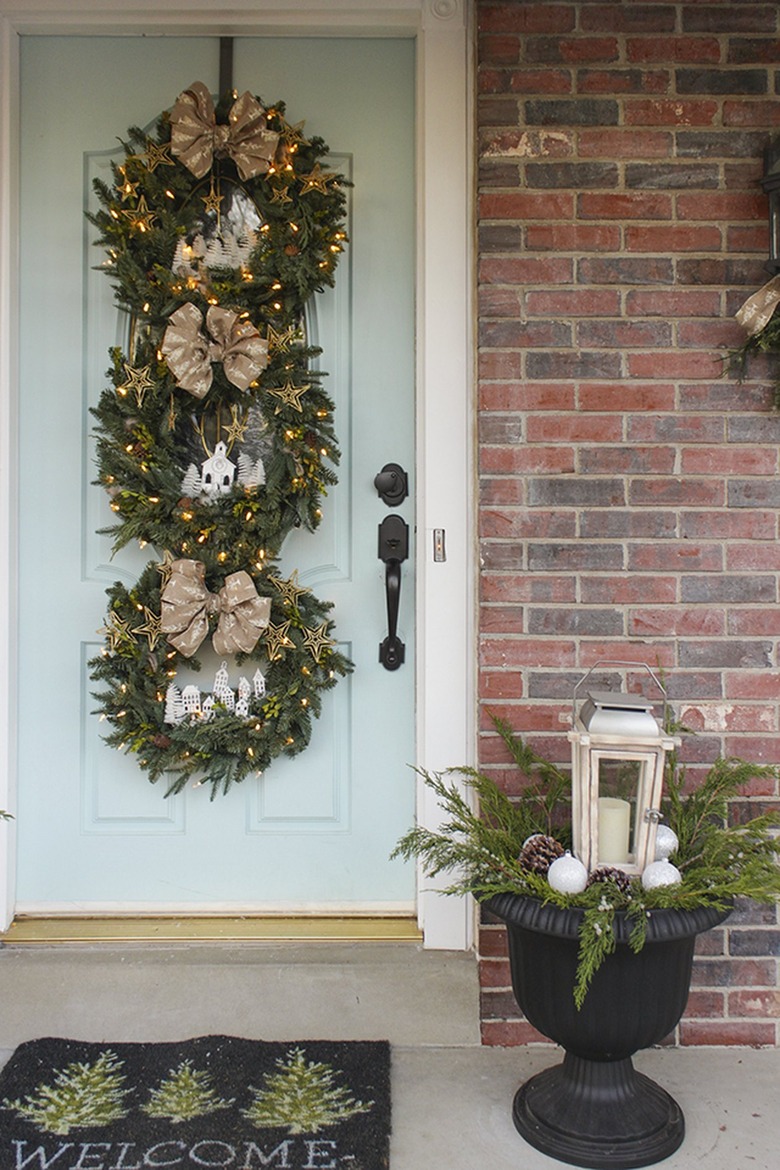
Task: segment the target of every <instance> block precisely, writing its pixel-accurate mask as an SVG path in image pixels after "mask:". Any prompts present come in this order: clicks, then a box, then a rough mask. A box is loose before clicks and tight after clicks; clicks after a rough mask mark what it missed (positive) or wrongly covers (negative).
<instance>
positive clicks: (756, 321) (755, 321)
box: [734, 274, 780, 337]
mask: <svg viewBox="0 0 780 1170" xmlns="http://www.w3.org/2000/svg"><path fill="white" fill-rule="evenodd" d="M778 305H780V274H778V275H777V276H773V277H772V279H771V280H768V281H767V282H766V284H764V285H762V286H761V288H760V289H759V290H758V292H755V293H753V295H752V296H751V297H748V299H747V300H746V301H745V303H744V305H742V307H741V308H739V309H737V311H736V313H735V314H734V316H735V317H736V318H737V320H738V321H739V323H740V325H741V326H742V328H743V329H744V330H745V332H746V333H747V334H748V335H749V336H750V337H755V335H756V334H757V333H760V332H761V330H762V329H764V328H765V327H766V326H767V325H768V324H769V322H770V321H771V319H772V317H773V316H774V312H775V309H776V308H777V306H778Z"/></svg>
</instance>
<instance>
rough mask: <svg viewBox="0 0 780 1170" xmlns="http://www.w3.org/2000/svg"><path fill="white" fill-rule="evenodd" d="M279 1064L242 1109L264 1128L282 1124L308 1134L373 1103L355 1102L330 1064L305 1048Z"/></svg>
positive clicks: (348, 1116) (362, 1111)
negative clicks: (309, 1054)
mask: <svg viewBox="0 0 780 1170" xmlns="http://www.w3.org/2000/svg"><path fill="white" fill-rule="evenodd" d="M276 1065H277V1068H278V1069H279V1072H277V1073H273V1074H272V1075H268V1076H266V1078H265V1082H264V1084H263V1087H262V1088H261V1089H254V1088H253V1089H252V1092H253V1093H254V1095H255V1099H254V1102H253V1103H252V1104H251V1105H250V1106H249V1108H248V1109H245V1110H244V1111H243V1113H244V1117H248V1118H249V1120H250V1121H251V1122H252V1124H253V1125H256V1126H258V1127H259V1128H261V1129H263V1128H269V1127H274V1126H283V1127H284V1128H285V1129H287V1131H288V1132H289V1133H307V1132H308V1131H309V1130H311V1129H314V1130H320V1129H324V1128H325V1127H326V1126H331V1125H338V1123H339V1122H340V1121H346V1120H347V1119H348V1118H350V1117H354V1116H356V1115H357V1114H358V1113H368V1112H369V1110H370V1109H371V1106H372V1105H373V1104H374V1102H373V1101H369V1102H367V1103H364V1102H363V1101H356V1100H355V1098H354V1097H353V1096H352V1095H351V1094H350V1093H349V1091H348V1090H347V1089H345V1088H343V1086H340V1085H337V1084H336V1083H335V1080H336V1074H335V1071H334V1069H332V1068H331V1066H330V1065H328V1064H323V1062H322V1061H315V1060H307V1059H306V1053H305V1052H304V1051H303V1049H302V1048H294V1049H293V1050H292V1051H291V1052H289V1053H288V1054H287V1057H286V1058H285V1059H284V1060H277V1062H276Z"/></svg>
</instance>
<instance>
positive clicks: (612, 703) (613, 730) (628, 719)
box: [572, 659, 667, 736]
mask: <svg viewBox="0 0 780 1170" xmlns="http://www.w3.org/2000/svg"><path fill="white" fill-rule="evenodd" d="M600 666H624V667H631V668H632V669H633V670H636V669H637V668H641V669H642V670H646V671H647V673H648V674H649V675H650V678H651V679H652V680H653V682H654V683H655V685H656V687H657V688H658V690H659V691H660V693H661V696H662V699H663V708H664V709H663V720H662V723H661V725H660V726H659V724H658V722H657V721H656V718H655V716H654V715H653V713H652V712H653V706H654V702H653V700H652V699H648V698H646V697H645V696H644V695H637V694H627V693H626V692H625V691H604V690H593V691H588V692H587V695H588V697H587V699H586V700H585V702H584V703H583V705H582V708H581V710H580V714H579V720H580V723H581V724H582V725H583V727H585V728H586V730H588V731H590V732H592V733H595V734H604V735H611V734H615V735H626V736H630V735H638V736H646V735H650V736H658V735H662V734H663V729H664V728H665V726H666V723H667V701H666V688H665V687H664V686H663V684H662V683H661V681H660V679H659V678H658V677H657V675H655V674H654V673H653V671H652V670H651V668H650V667H649V666H648V665H647V663H646V662H618V661H613V660H610V659H601V660H599V661H598V662H594V664H593V666H591V668H590V670H589V671H588V672H587V674H584V675H583V677H582V678H581V679H580V680H579V682H578V683H577V684H576V685H575V687H574V691H573V693H572V727H574V728H576V726H577V699H578V696H579V692H580V690H581V688H582V687H583V686H584V685H585V683H586V682H587V681H588V679H589V678H590V676H591V675H592V674H593V672H594V670H596V669H598V667H600Z"/></svg>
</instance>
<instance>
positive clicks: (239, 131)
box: [171, 81, 279, 181]
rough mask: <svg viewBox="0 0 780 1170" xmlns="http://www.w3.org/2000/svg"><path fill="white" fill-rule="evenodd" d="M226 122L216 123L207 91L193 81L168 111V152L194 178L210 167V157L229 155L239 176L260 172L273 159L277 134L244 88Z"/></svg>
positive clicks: (263, 171) (199, 177) (265, 169)
mask: <svg viewBox="0 0 780 1170" xmlns="http://www.w3.org/2000/svg"><path fill="white" fill-rule="evenodd" d="M228 117H229V122H228V124H227V125H226V126H225V125H217V121H216V115H215V111H214V103H213V101H212V100H211V94H210V93H209V91H208V89H207V88H206V86H205V85H204V84H203V82H202V81H193V83H192V85H190V86H189V87H188V88H187V89H185V90H184V91H183V92H182V93H180V94H179V96H178V98H177V99H176V104H175V105H174V107H173V109H172V110H171V153H172V154H174V155H175V156H176V157H177V158H178V159H181V161H182V162H183V163H184V165H185V167H187V169H188V170H189V171H191V172H192V174H193V175H195V177H196V178H197V179H202V178H203V176H204V175H207V174H208V173H209V171H210V170H211V167H212V164H213V161H214V158H215V157H216V158H226V157H227V158H231V159H232V160H233V162H234V163H235V164H236V169H237V170H238V173H239V175H240V176H241V178H242V179H243V180H244V181H246V180H247V179H251V178H254V176H255V175H263V174H265V172H266V171H267V170H268V168H269V167H270V165H271V163H272V162H273V158H274V155H275V154H276V147H277V145H278V142H279V135H278V134H277V133H276V132H275V131H273V130H269V129H268V128H267V124H266V118H265V110H264V109H263V107H262V106H261V105H260V103H259V102H258V101H257V99H256V98H253V97H252V95H251V93H249V92H248V91H247V92H246V93H244V94H242V95H241V97H240V98H238V100H237V101H236V102H234V104H233V106H232V107H231V110H230V114H229V115H228Z"/></svg>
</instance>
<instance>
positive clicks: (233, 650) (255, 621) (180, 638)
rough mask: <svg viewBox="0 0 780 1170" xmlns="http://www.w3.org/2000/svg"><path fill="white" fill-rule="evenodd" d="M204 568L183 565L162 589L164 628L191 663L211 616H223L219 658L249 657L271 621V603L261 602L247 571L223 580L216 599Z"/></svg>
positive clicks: (176, 563)
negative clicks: (206, 579) (242, 655)
mask: <svg viewBox="0 0 780 1170" xmlns="http://www.w3.org/2000/svg"><path fill="white" fill-rule="evenodd" d="M205 578H206V566H205V565H204V564H203V563H202V562H201V561H191V560H179V561H174V562H173V565H172V566H171V575H170V577H169V579H168V582H167V584H166V586H165V588H164V589H163V591H162V593H161V595H160V599H161V603H162V606H161V610H162V612H161V622H160V628H161V629H162V632H163V633H164V634H165V635H166V637H167V639H168V641H169V642H170V643H171V645H172V646H174V647H175V648H176V649H177V650H178V651H179V653H180V654H183V655H184V657H185V658H191V657H192V655H193V654H194V653H195V651H196V650H197V649H198V647H199V646H200V644H201V642H202V641H203V639H204V638H205V637H206V635H207V634H208V632H209V616H210V615H212V614H219V618H218V621H217V628H216V630H215V631H214V636H213V638H212V644H213V646H214V649H215V650H216V652H217V654H239V653H243V654H250V653H251V652H252V650H254V648H255V646H256V645H257V642H258V639H259V638H260V635H261V633H262V631H263V630H264V629H265V627H266V626H267V625H268V622H269V620H270V617H271V599H270V597H260V596H259V595H258V593H257V590H256V589H255V585H254V582H253V580H252V578H251V577H250V576H249V574H248V573H246V572H244V570H243V569H241V570H239V572H237V573H231V574H230V576H228V577H226V578H225V584H224V585H223V587H222V588H221V589H220V590H219V592H218V593H210V592H209V590H208V589H207V588H206V583H205Z"/></svg>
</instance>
